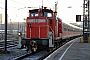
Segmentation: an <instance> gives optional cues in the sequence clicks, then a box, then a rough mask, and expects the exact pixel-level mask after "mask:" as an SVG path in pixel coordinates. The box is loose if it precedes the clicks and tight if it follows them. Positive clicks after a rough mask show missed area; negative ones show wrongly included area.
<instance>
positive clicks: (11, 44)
mask: <svg viewBox="0 0 90 60" xmlns="http://www.w3.org/2000/svg"><path fill="white" fill-rule="evenodd" d="M17 43H18V40H7V48H10V47H15V46H17ZM3 48H4V40H0V49H3Z"/></svg>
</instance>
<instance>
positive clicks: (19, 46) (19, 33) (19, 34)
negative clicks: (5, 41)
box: [17, 32, 22, 48]
mask: <svg viewBox="0 0 90 60" xmlns="http://www.w3.org/2000/svg"><path fill="white" fill-rule="evenodd" d="M18 36H19V44H18V45H17V47H18V48H21V39H22V38H21V36H22V33H21V32H18Z"/></svg>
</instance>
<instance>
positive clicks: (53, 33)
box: [49, 26, 54, 39]
mask: <svg viewBox="0 0 90 60" xmlns="http://www.w3.org/2000/svg"><path fill="white" fill-rule="evenodd" d="M49 28H50V29H51V31H52V33H53V39H54V31H53V30H52V28H51V26H49Z"/></svg>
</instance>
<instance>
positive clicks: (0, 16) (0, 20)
mask: <svg viewBox="0 0 90 60" xmlns="http://www.w3.org/2000/svg"><path fill="white" fill-rule="evenodd" d="M7 22H8V15H7ZM4 23H5V15H4V14H0V24H4Z"/></svg>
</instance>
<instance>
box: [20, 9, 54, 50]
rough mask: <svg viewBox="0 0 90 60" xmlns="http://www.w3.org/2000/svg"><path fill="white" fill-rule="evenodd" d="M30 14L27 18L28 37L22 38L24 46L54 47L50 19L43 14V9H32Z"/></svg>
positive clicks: (33, 47)
mask: <svg viewBox="0 0 90 60" xmlns="http://www.w3.org/2000/svg"><path fill="white" fill-rule="evenodd" d="M29 12H30V14H29V15H30V16H29V17H27V19H26V38H24V39H22V41H21V44H22V47H23V46H24V45H25V46H27V48H28V50H32V51H36V50H37V49H38V50H40V49H46V50H47V49H49V47H53V41H52V40H53V38H52V34H53V33H52V32H50V26H49V20H48V19H47V18H46V17H44V16H42V10H38V9H35V10H30V11H29Z"/></svg>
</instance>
